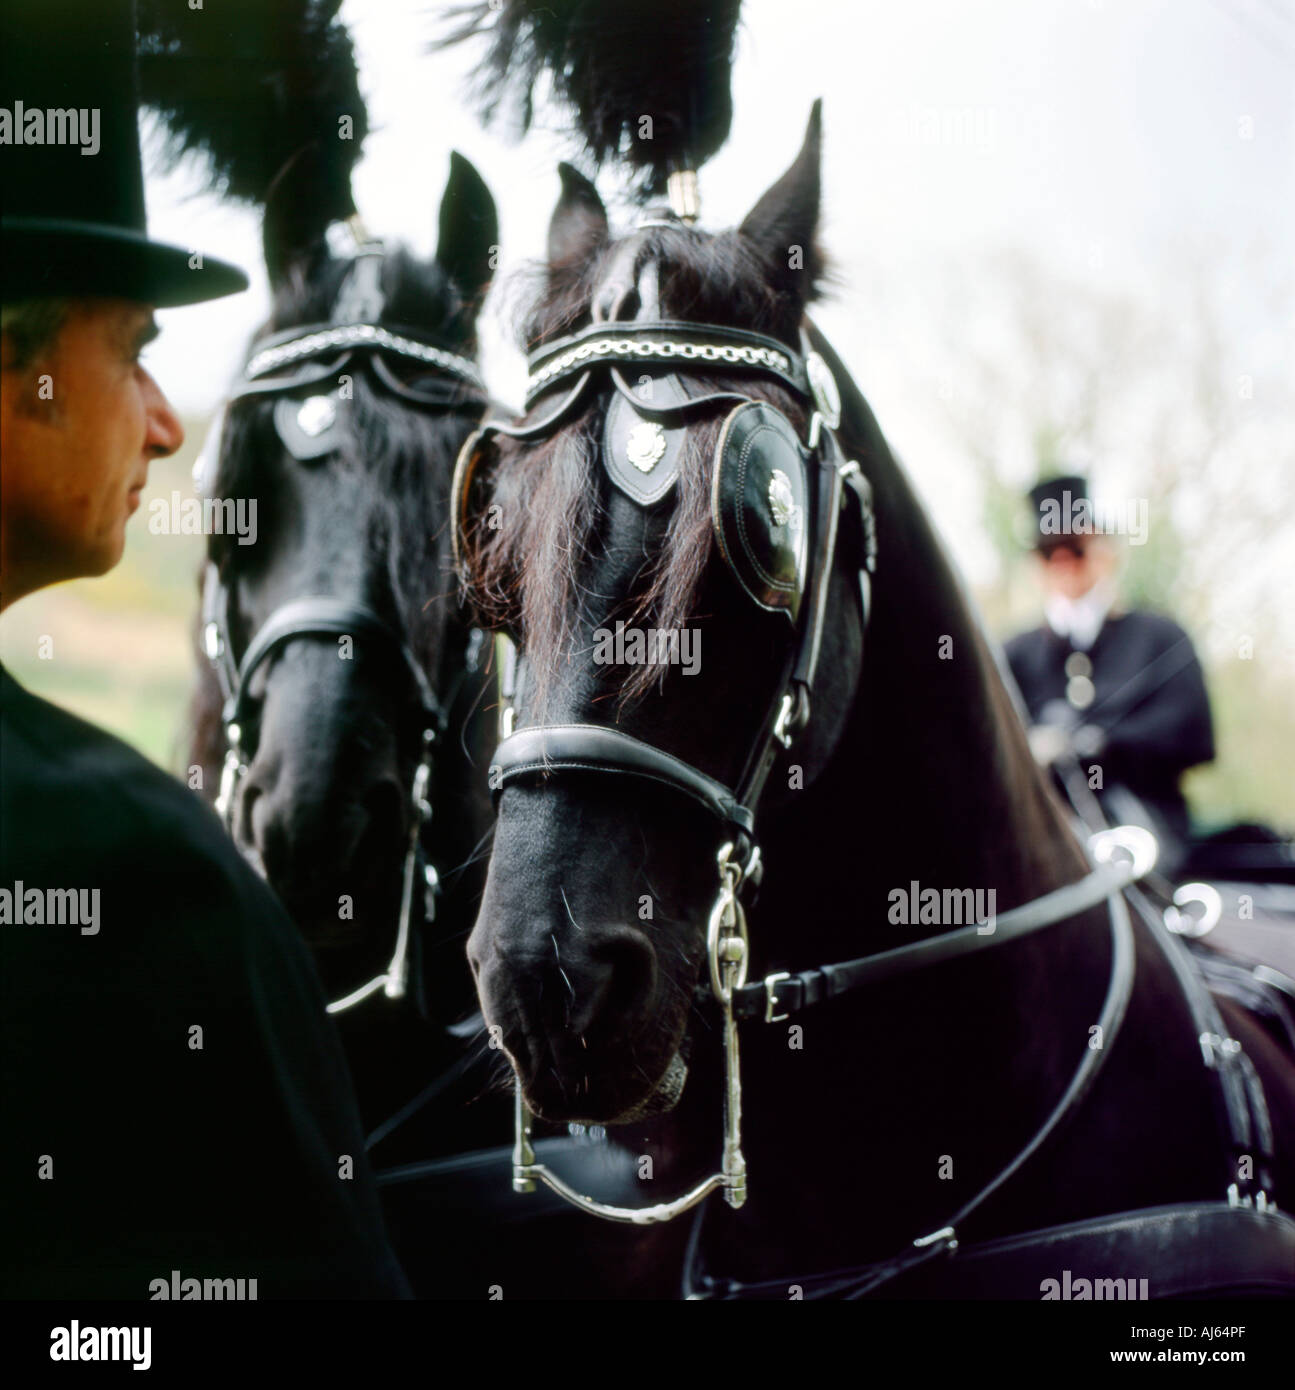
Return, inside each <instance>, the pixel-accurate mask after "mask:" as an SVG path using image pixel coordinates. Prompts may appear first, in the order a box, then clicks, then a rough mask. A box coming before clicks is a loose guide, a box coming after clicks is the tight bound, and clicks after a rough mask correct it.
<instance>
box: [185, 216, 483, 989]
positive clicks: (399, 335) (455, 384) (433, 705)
mask: <svg viewBox="0 0 1295 1390" xmlns="http://www.w3.org/2000/svg"><path fill="white" fill-rule="evenodd" d="M385 255H386V250H385V247H384V245H383V243H382V242H381V241H379V240H364V241H361V242H360V243H359V244H358V246H357V248H356V251H355V255H354V260H353V263H352V265H351V267H350V269H349V270H348V272H347V274H346V278H345V279H344V280H343V282H342V284H341V287H340V288H339V290H338V292H337V296H336V298H335V300H334V304H333V310H332V320H331V322H329V323H327V324H306V325H302V326H299V327H296V328H292V329H290V330H288V331H287V332H284V333H277V334H274V335H272V336H270V337H267V338H265V339H262V340H261V341H260V342H259V343H258V344H257V345H256V346H255V348H254V350H253V352H252V354H251V356H250V357H249V358H248V361H247V363H246V365H245V366H244V368H243V374H242V379H241V380H240V382H239V383H238V385H237V386H236V387H235V388H234V390H233V391H232V392H231V394H230V397H229V402H230V403H233V402H236V401H239V400H243V399H245V398H247V397H254V396H265V397H273V398H274V401H275V404H274V424H275V429H276V431H277V433H278V435H279V438H280V440H281V441H282V443H283V445H284V447H285V448H286V449H287V450H288V451H289V453H291V454H292V455H293V457H294V458H296V459H297V460H298V461H299V462H301V463H304V464H308V463H312V462H314V461H315V460H318V459H321V458H323V457H325V456H326V455H328V454H330V453H333V452H334V451H336V450H337V449H338V448H339V447H340V443H341V436H340V432H341V416H342V405H341V403H342V401H343V400H344V399H346V397H345V395H344V394H343V391H342V387H341V385H340V384H339V383H338V378H339V377H340V376H341V375H342V374H343V372H344V371H345V370H346V369H347V367H349V366H351V365H352V363H354V362H357V361H363V362H365V363H366V364H367V365H368V366H369V367H370V369H371V370H372V372H373V374H374V376H375V377H376V378H377V380H378V381H379V382H380V383H381V384H382V385H383V386H384V387H385V389H387V390H389V391H391V392H392V393H393V394H395V395H396V396H398V397H399V398H400V399H402V400H406V401H409V402H410V403H412V404H414V405H416V406H418V407H419V408H421V409H424V410H462V409H464V408H465V407H466V408H472V409H481V408H483V407H484V405H485V403H486V393H485V387H484V385H483V383H482V380H481V377H480V375H479V373H478V371H477V368H476V365H475V364H474V363H473V362H470V361H469V360H468V359H467V358H465V357H460V356H459V355H458V354H456V353H453V352H450V351H449V350H448V349H446V348H444V347H442V346H439V345H438V344H436V343H434V342H432V341H431V340H430V339H429V338H428V337H427V336H426V334H425V333H423V332H422V331H421V330H419V329H414V328H405V327H400V328H396V329H393V328H387V327H384V326H382V325H380V324H379V323H378V320H379V319H380V318H381V316H382V312H383V309H384V307H385V302H386V301H385V296H384V294H383V291H382V268H383V262H384V258H385ZM388 359H395V360H403V361H413V362H418V363H420V364H423V365H425V366H427V367H429V368H431V369H433V372H434V374H433V375H431V376H430V377H427V378H424V379H422V380H420V381H419V382H418V383H417V384H410V383H408V382H405V381H403V380H401V378H400V377H399V376H398V375H397V374H396V373H395V371H394V370H393V369H392V366H391V363H390V361H389V360H388ZM284 369H287V370H286V371H285V370H284ZM326 382H327V383H331V388H326V387H325V386H324V383H326ZM222 423H223V411H222V416H221V417H218V419H217V421H216V423H215V425H214V427H213V431H212V435H211V436H210V437H209V438H208V440H207V443H206V444H205V445H204V448H203V452H202V455H201V456H200V457H199V460H198V462H197V464H196V465H195V468H194V482H195V486H196V487H197V489H198V491H199V492H202V493H207V494H210V493H211V491H212V488H213V486H214V481H215V467H216V463H217V461H218V459H219V454H220V445H219V439H220V435H221V431H222ZM229 610H230V593H229V589H228V587H227V585H226V583H225V581H224V578H223V576H222V574H221V572H220V569H219V567H218V566H217V565H216V564H215V563H214V562H212V561H210V560H209V561H208V562H207V566H206V570H205V572H204V576H203V590H202V632H203V649H204V651H205V652H206V655H207V658H208V660H209V661H210V662H211V664H212V668H213V669H214V671H215V673H216V679H217V681H218V682H219V685H220V691H221V696H222V700H223V705H222V709H221V726H222V728H223V730H224V734H225V741H226V745H227V751H226V753H225V762H224V766H223V768H222V770H221V777H220V791H219V795H218V796H217V798H216V811H217V814H218V815H219V816H220V817H221V819H222V820H223V821H224V823H225V827H226V829H230V830H232V823H233V810H234V799H235V796H236V794H237V791H238V787H239V784H240V782H241V781H242V778H243V777H244V775H245V774H246V772H247V769H248V766H249V764H250V763H251V760H252V758H253V757H255V754H256V749H255V747H254V746H251V744H250V743H249V741H248V739H247V729H248V715H249V713H250V712H251V708H252V705H253V697H252V696H251V693H250V691H251V684H252V678H253V676H254V675H255V674H256V672H257V671H258V670H260V668H261V667H262V666H263V665H264V664H265V663H266V662H267V661H269V660H270V659H271V658H272V657H273V656H275V655H277V654H278V653H279V652H281V651H282V650H283V649H284V647H286V646H287V645H288V644H289V643H291V642H295V641H298V640H300V639H302V638H315V637H336V636H349V637H352V638H354V639H355V640H357V641H363V642H365V643H367V644H368V645H369V646H370V647H371V648H372V649H374V650H376V651H380V652H382V653H384V654H385V656H386V657H387V659H388V660H389V661H390V663H391V664H392V666H393V668H394V669H396V670H398V671H400V672H401V673H402V679H403V680H404V681H405V682H406V684H407V686H408V688H409V690H410V691H411V692H412V695H413V697H414V702H415V704H416V706H417V716H416V717H417V719H418V724H419V732H420V744H419V756H418V762H417V765H416V767H415V770H414V775H413V778H412V781H411V784H410V788H409V806H410V808H411V812H412V814H411V816H410V829H409V838H408V844H407V846H406V850H405V859H404V868H403V871H402V876H401V895H400V916H399V919H398V923H397V928H396V941H395V946H394V949H393V951H392V955H391V959H390V962H389V963H388V965H387V968H386V969H385V970H384V971H383V972H382V973H381V974H380V975H375V976H374V977H373V978H372V979H370V980H369V981H367V982H366V983H365V984H363V985H361V986H360V987H359V988H358V989H355V990H352V991H351V992H350V993H349V994H347V995H345V996H343V997H342V998H341V999H336V1000H334V1001H333V1002H331V1003H330V1004H329V1005H328V1011H329V1013H340V1012H342V1011H343V1010H345V1009H349V1008H351V1007H353V1006H354V1005H356V1004H358V1003H360V1002H361V1001H362V1000H364V999H367V998H368V997H369V996H370V995H371V994H374V993H376V992H377V991H378V990H379V989H381V990H382V991H383V993H384V994H385V995H386V997H387V998H388V999H398V998H401V997H402V996H403V995H404V994H405V991H406V987H407V983H408V974H409V966H408V951H409V937H410V923H411V920H412V917H413V904H414V885H415V882H416V880H417V877H418V868H419V860H420V858H421V857H422V850H421V838H422V829H423V826H424V825H425V824H426V822H427V821H428V820H429V819H430V818H431V814H432V808H431V803H430V801H429V800H428V791H429V788H430V785H431V776H432V765H433V758H434V753H435V748H436V744H437V742H438V741H439V740H440V738H441V737H442V736H443V735H444V733H445V730H446V728H447V724H448V716H449V710H450V708H452V706H453V703H454V699H455V697H456V696H457V692H458V687H459V684H461V682H462V680H463V679H464V678H465V676H466V674H467V672H468V671H469V670H472V669H475V667H476V664H477V660H478V657H479V654H480V651H481V646H482V642H483V635H482V634H481V633H480V632H479V631H478V630H476V629H473V633H472V635H471V636H470V638H469V643H468V652H467V656H466V659H465V664H464V667H463V669H462V670H461V671H460V672H459V675H458V677H457V680H456V681H455V685H454V689H453V691H452V692H451V694H450V697H449V699H448V701H447V702H446V703H442V702H441V701H440V700H438V699H437V697H436V694H435V692H434V691H433V690H432V687H431V685H430V683H429V681H428V679H427V676H426V674H425V672H424V671H423V669H422V666H421V665H420V663H419V661H418V659H417V657H416V656H415V654H414V652H413V650H412V649H411V647H410V645H409V642H408V641H407V640H406V638H405V636H404V635H403V634H402V633H399V632H397V631H395V630H394V629H393V628H392V627H391V626H390V625H389V624H388V623H386V622H385V621H384V620H383V619H382V618H381V617H379V616H378V614H376V613H375V612H374V611H373V610H372V609H371V608H369V607H368V606H367V605H365V604H363V603H360V602H358V601H356V600H352V599H345V598H338V597H335V596H333V595H328V594H310V595H304V596H302V597H299V598H294V599H291V600H289V601H288V602H286V603H284V604H282V605H280V606H279V607H278V608H276V609H275V610H274V611H273V612H272V613H271V614H270V616H269V617H268V618H267V619H266V620H265V622H264V623H263V624H262V625H261V627H260V628H259V629H258V630H257V631H256V632H255V633H254V634H253V636H252V638H251V640H250V641H249V642H248V644H247V647H246V648H245V650H244V651H243V654H242V656H241V657H237V656H236V655H235V652H234V645H233V642H232V641H231V638H230V623H229ZM422 877H423V882H424V890H425V891H424V894H423V899H424V900H423V909H422V910H423V914H424V920H428V921H430V920H431V919H432V918H433V917H434V915H435V895H436V891H437V889H438V886H439V880H438V878H437V874H436V870H435V868H434V867H433V866H432V864H431V863H430V862H425V863H424V864H423V872H422Z"/></svg>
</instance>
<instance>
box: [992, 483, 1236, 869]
mask: <svg viewBox="0 0 1295 1390" xmlns="http://www.w3.org/2000/svg"><path fill="white" fill-rule="evenodd" d="M1030 502H1031V507H1032V511H1033V529H1034V545H1033V549H1034V555H1035V563H1036V565H1037V567H1038V575H1039V579H1040V582H1041V584H1042V587H1043V590H1044V594H1045V599H1044V615H1045V621H1044V624H1043V626H1041V627H1037V628H1035V629H1033V630H1032V631H1030V632H1023V633H1021V634H1020V635H1019V636H1017V637H1014V638H1012V639H1011V640H1010V641H1009V642H1008V643H1007V646H1006V653H1007V660H1008V664H1009V665H1010V666H1011V669H1012V674H1013V675H1014V676H1015V677H1016V683H1017V685H1018V686H1019V687H1020V690H1021V695H1022V696H1023V697H1024V700H1025V705H1026V709H1027V710H1028V712H1029V717H1030V721H1031V725H1032V728H1031V731H1030V744H1031V747H1032V748H1033V749H1034V751H1035V755H1036V757H1038V758H1039V760H1040V761H1041V762H1043V763H1046V764H1052V765H1055V766H1056V767H1057V768H1058V770H1059V771H1061V770H1063V769H1064V767H1065V765H1066V764H1067V762H1069V761H1070V760H1071V759H1072V758H1074V759H1077V760H1078V763H1079V766H1080V769H1081V771H1082V775H1083V778H1084V781H1085V783H1086V784H1087V785H1089V786H1091V788H1092V789H1093V790H1094V791H1096V792H1097V793H1098V797H1099V800H1100V801H1101V802H1102V804H1103V806H1104V808H1105V810H1106V812H1107V814H1108V816H1109V818H1111V819H1113V820H1118V821H1125V820H1129V819H1130V818H1134V819H1139V820H1142V821H1144V822H1149V824H1148V828H1149V829H1151V830H1153V831H1155V832H1156V833H1157V835H1158V836H1159V838H1160V841H1161V859H1160V863H1161V867H1162V868H1164V869H1165V870H1166V871H1168V872H1172V871H1173V869H1174V867H1175V865H1176V864H1177V863H1178V862H1179V861H1180V860H1181V858H1182V856H1183V852H1184V847H1185V841H1186V839H1187V836H1188V831H1189V821H1188V814H1187V804H1186V802H1185V801H1184V799H1183V794H1182V791H1181V790H1180V788H1179V778H1180V777H1181V776H1182V774H1183V773H1184V772H1185V771H1186V770H1187V769H1188V768H1190V767H1195V766H1196V765H1197V764H1198V763H1206V762H1210V761H1211V760H1212V759H1213V757H1214V735H1213V728H1212V723H1211V719H1210V703H1209V696H1208V695H1207V694H1206V691H1205V679H1204V676H1203V674H1202V672H1201V665H1200V662H1199V661H1198V660H1197V658H1196V652H1195V650H1194V649H1193V647H1192V643H1191V639H1190V638H1189V637H1188V636H1187V634H1186V633H1185V632H1184V631H1183V630H1182V628H1181V627H1179V626H1178V624H1177V623H1175V622H1173V621H1172V620H1171V619H1169V618H1165V617H1161V616H1160V615H1159V614H1156V613H1147V612H1140V611H1129V610H1126V609H1122V608H1121V607H1120V604H1119V600H1118V595H1117V591H1116V583H1115V571H1116V567H1117V563H1118V556H1117V554H1116V551H1115V548H1114V545H1113V543H1112V541H1111V539H1110V537H1109V535H1107V534H1106V533H1105V531H1104V529H1103V526H1102V524H1099V523H1100V522H1101V518H1100V517H1098V516H1097V515H1096V514H1095V512H1094V509H1093V505H1092V501H1091V499H1090V498H1089V495H1088V485H1087V482H1086V481H1085V479H1084V478H1082V477H1079V476H1078V475H1075V474H1068V475H1065V476H1062V477H1057V478H1050V479H1048V480H1046V481H1044V482H1041V483H1039V484H1038V485H1037V486H1035V487H1034V488H1032V489H1031V491H1030ZM1071 766H1072V767H1073V763H1071ZM1095 769H1099V770H1100V774H1101V775H1100V779H1097V780H1095V778H1094V770H1095ZM1128 792H1131V793H1133V795H1134V796H1135V797H1136V798H1137V801H1138V802H1139V803H1141V806H1140V807H1139V806H1138V805H1136V804H1135V803H1133V802H1131V801H1130V800H1129V799H1128V797H1127V794H1126V793H1128ZM1143 810H1145V812H1147V813H1149V814H1147V815H1145V816H1144V815H1142V814H1141V812H1142V811H1143Z"/></svg>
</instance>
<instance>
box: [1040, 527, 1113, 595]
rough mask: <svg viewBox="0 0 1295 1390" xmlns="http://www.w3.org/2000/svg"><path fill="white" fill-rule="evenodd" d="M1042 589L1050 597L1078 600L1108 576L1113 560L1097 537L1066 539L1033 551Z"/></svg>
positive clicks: (1109, 552) (1105, 546)
mask: <svg viewBox="0 0 1295 1390" xmlns="http://www.w3.org/2000/svg"><path fill="white" fill-rule="evenodd" d="M1034 553H1035V556H1036V558H1037V560H1038V564H1039V568H1040V571H1041V572H1042V576H1043V587H1044V588H1045V589H1046V590H1047V591H1048V593H1049V594H1059V595H1060V596H1061V597H1062V598H1068V599H1077V598H1083V596H1084V595H1085V594H1086V593H1087V592H1088V591H1089V589H1091V588H1092V587H1093V585H1094V584H1096V583H1097V581H1098V580H1099V579H1103V578H1105V576H1106V575H1108V574H1109V573H1110V572H1111V568H1112V565H1113V563H1114V556H1113V554H1112V553H1111V551H1110V548H1109V547H1108V546H1107V545H1106V544H1105V543H1104V542H1103V540H1102V538H1101V537H1100V536H1085V535H1077V536H1067V537H1066V539H1065V540H1064V541H1060V542H1058V543H1057V544H1055V545H1050V546H1048V547H1047V548H1046V549H1039V550H1036V551H1035V552H1034Z"/></svg>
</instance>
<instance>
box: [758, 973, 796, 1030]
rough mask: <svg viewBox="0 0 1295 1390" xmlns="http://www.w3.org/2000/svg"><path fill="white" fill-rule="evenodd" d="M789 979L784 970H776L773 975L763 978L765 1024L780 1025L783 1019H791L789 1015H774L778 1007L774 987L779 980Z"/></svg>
mask: <svg viewBox="0 0 1295 1390" xmlns="http://www.w3.org/2000/svg"><path fill="white" fill-rule="evenodd" d="M790 979H791V976H790V975H789V974H788V973H787V971H785V970H778V971H776V972H775V973H774V974H772V975H766V976H765V977H764V1021H765V1022H766V1023H781V1022H782V1021H783V1019H785V1018H790V1017H791V1015H790V1014H776V1013H774V1010H775V1009H776V1008H777V1007H778V993H777V989H776V986H777V984H778V982H779V981H780V980H790Z"/></svg>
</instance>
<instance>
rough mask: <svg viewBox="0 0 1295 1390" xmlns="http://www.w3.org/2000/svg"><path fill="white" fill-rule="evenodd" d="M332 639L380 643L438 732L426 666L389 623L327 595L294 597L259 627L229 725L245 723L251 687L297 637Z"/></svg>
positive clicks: (228, 710) (229, 708) (241, 669)
mask: <svg viewBox="0 0 1295 1390" xmlns="http://www.w3.org/2000/svg"><path fill="white" fill-rule="evenodd" d="M222 587H223V586H222ZM331 636H353V637H357V638H359V637H366V638H371V639H376V640H377V641H378V642H380V643H381V644H382V645H383V646H385V647H386V648H387V649H388V650H390V651H391V652H392V653H393V654H395V655H396V657H397V658H398V660H399V661H400V662H401V664H402V665H404V667H405V668H406V669H407V670H408V672H409V674H410V677H411V679H412V680H413V684H414V689H415V690H416V691H417V693H418V698H419V702H420V704H421V705H422V707H423V710H424V711H425V713H426V714H427V716H428V718H429V719H430V720H431V721H432V722H433V724H434V725H435V726H436V727H437V728H439V727H440V726H441V725H442V724H443V716H442V711H441V707H440V705H439V703H438V702H437V699H436V696H435V695H434V694H433V693H432V688H431V686H430V685H429V684H428V681H427V677H426V675H425V674H424V673H423V670H422V667H420V666H419V665H418V663H417V661H415V660H414V657H413V654H412V653H411V652H410V651H409V648H408V647H407V646H406V645H405V644H404V643H403V642H402V641H401V640H400V639H399V638H398V637H397V636H396V635H395V633H393V632H392V630H391V629H390V628H389V627H388V626H387V624H386V623H384V622H383V621H382V619H381V618H380V617H378V615H377V614H376V613H375V612H373V610H372V609H371V608H367V607H365V606H364V605H363V604H361V603H355V602H352V601H350V600H346V599H337V598H331V597H324V596H311V597H309V598H299V599H293V600H292V601H291V602H289V603H285V604H284V605H283V606H282V607H281V608H276V609H275V611H274V612H273V613H271V614H270V616H269V617H268V618H267V619H266V620H265V622H264V623H263V624H262V625H261V627H260V629H259V630H258V631H257V633H256V635H255V636H254V637H253V638H252V640H251V641H250V642H249V643H248V645H247V650H246V651H245V652H244V653H243V659H242V661H241V662H240V663H239V666H238V676H237V679H236V680H235V682H234V689H233V693H232V695H231V696H230V697H229V698H228V699H227V702H226V707H225V712H224V716H223V718H224V721H225V724H226V725H227V726H228V725H229V724H239V725H241V724H242V722H243V719H244V717H245V714H246V710H247V704H248V700H249V698H250V697H249V695H248V688H249V686H250V685H251V680H252V676H253V675H254V674H255V672H256V669H257V667H259V666H260V665H261V663H262V662H263V661H265V660H267V659H268V658H269V657H270V656H271V655H273V654H274V653H275V652H276V651H278V650H279V648H281V647H283V646H286V645H287V643H289V642H291V641H293V640H294V639H295V638H298V637H331Z"/></svg>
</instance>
